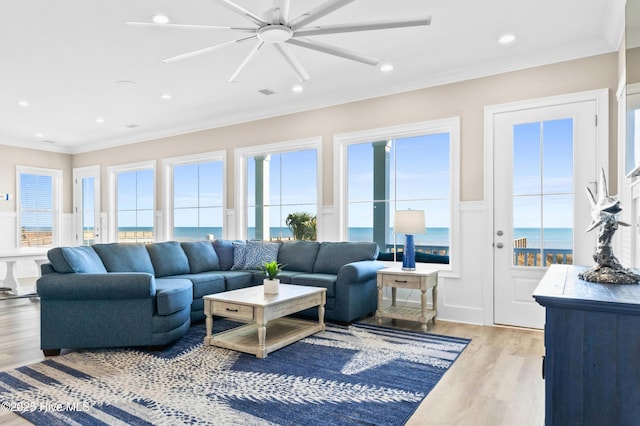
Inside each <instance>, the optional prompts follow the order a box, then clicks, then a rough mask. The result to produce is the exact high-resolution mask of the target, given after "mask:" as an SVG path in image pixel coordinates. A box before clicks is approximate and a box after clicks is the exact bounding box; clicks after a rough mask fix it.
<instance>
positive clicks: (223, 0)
mask: <svg viewBox="0 0 640 426" xmlns="http://www.w3.org/2000/svg"><path fill="white" fill-rule="evenodd" d="M215 1H216V2H218V3H220V4H221V5H222V6H225V7H226V8H228V9H231V10H232V11H234V12H235V13H237V14H238V15H241V16H244V17H245V18H247V19H248V20H250V21H251V22H253V23H254V24H256V25H258V26H263V25H267V24H268V22H265V21H263V20H262V18H260V17H259V16H258V15H256V14H255V13H252V12H249V11H248V10H247V9H245V8H244V7H242V6H240V5H238V4H236V3H234V2H232V1H231V0H215Z"/></svg>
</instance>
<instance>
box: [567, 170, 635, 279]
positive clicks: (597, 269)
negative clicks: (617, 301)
mask: <svg viewBox="0 0 640 426" xmlns="http://www.w3.org/2000/svg"><path fill="white" fill-rule="evenodd" d="M587 196H588V197H589V201H590V202H591V226H590V227H589V229H587V232H590V231H593V230H594V229H596V228H597V229H598V245H597V248H596V252H595V253H594V255H593V260H595V262H596V265H594V266H593V267H592V268H591V269H589V270H588V271H585V272H583V273H581V274H580V275H579V276H580V278H581V279H583V280H585V281H591V282H597V283H607V284H635V283H637V282H639V281H640V275H638V274H636V273H635V272H633V271H632V270H630V269H626V268H624V267H623V266H622V265H621V264H620V262H619V261H618V259H617V258H616V257H615V256H614V255H613V249H612V248H611V239H612V238H613V234H614V233H615V232H616V230H617V229H618V226H629V225H628V224H626V223H624V222H621V221H619V220H618V216H619V215H620V212H621V211H622V207H620V201H619V200H617V199H616V198H615V197H611V196H609V190H608V188H607V179H606V177H605V173H604V169H603V170H602V174H601V176H600V181H599V182H598V199H597V200H596V197H595V196H594V195H593V193H592V192H591V190H590V189H589V188H588V187H587Z"/></svg>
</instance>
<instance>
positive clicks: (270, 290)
mask: <svg viewBox="0 0 640 426" xmlns="http://www.w3.org/2000/svg"><path fill="white" fill-rule="evenodd" d="M262 282H263V284H264V294H278V291H279V290H280V280H279V279H277V278H274V279H272V280H270V279H269V278H265V279H264V280H263V281H262Z"/></svg>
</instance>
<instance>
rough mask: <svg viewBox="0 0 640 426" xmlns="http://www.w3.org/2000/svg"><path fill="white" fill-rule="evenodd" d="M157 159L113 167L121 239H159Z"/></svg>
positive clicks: (115, 211) (117, 236)
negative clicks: (156, 198) (156, 184)
mask: <svg viewBox="0 0 640 426" xmlns="http://www.w3.org/2000/svg"><path fill="white" fill-rule="evenodd" d="M154 164H155V163H154V162H150V163H140V164H135V165H130V166H117V167H112V168H110V169H109V170H110V175H111V184H112V193H111V197H112V204H111V205H112V206H114V207H113V208H112V209H113V214H112V218H115V224H114V226H112V229H115V230H117V232H116V233H115V235H113V239H115V241H118V242H152V241H154V238H155V221H154V206H155V185H154V179H155V173H154Z"/></svg>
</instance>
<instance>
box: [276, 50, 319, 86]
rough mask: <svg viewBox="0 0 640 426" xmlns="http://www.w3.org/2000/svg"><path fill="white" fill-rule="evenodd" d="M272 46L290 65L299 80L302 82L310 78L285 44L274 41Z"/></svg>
mask: <svg viewBox="0 0 640 426" xmlns="http://www.w3.org/2000/svg"><path fill="white" fill-rule="evenodd" d="M274 47H275V48H276V50H277V51H278V52H280V53H281V54H282V56H283V57H284V59H285V60H286V61H287V62H288V63H289V65H291V68H293V71H294V72H295V73H296V76H297V77H298V79H299V80H300V81H301V82H303V83H304V82H305V81H307V80H309V79H310V78H311V77H309V73H307V70H305V69H304V68H303V67H302V64H301V63H300V61H298V58H296V57H295V55H294V54H293V52H292V51H291V50H289V47H287V45H286V44H284V43H275V44H274Z"/></svg>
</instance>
